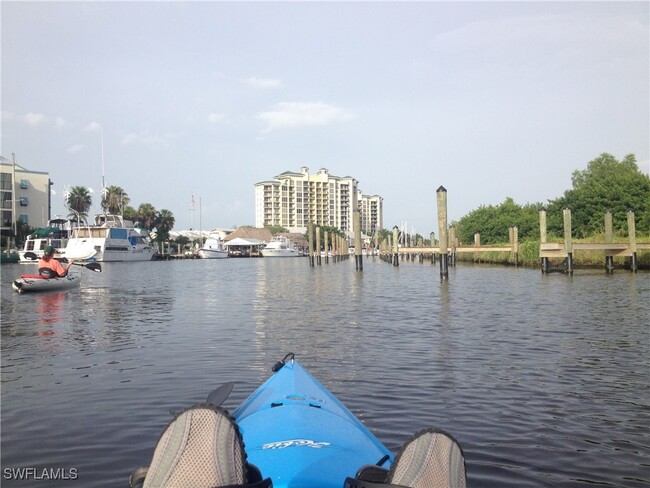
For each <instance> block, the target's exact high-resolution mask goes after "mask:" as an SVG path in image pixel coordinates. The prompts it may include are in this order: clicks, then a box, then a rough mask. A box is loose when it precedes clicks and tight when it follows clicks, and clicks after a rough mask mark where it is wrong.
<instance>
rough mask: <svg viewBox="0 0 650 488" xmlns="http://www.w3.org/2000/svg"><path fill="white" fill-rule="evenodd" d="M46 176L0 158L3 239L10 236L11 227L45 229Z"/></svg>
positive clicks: (47, 209)
mask: <svg viewBox="0 0 650 488" xmlns="http://www.w3.org/2000/svg"><path fill="white" fill-rule="evenodd" d="M51 185H52V182H51V180H50V176H49V173H47V172H44V171H32V170H28V169H26V168H24V167H23V166H20V165H18V164H15V162H13V161H11V160H9V159H7V158H4V157H0V205H1V207H0V212H1V214H2V215H1V220H0V224H1V229H0V230H1V231H2V235H11V234H12V233H13V227H14V223H15V222H16V221H21V222H23V223H25V224H27V225H29V226H30V227H45V226H46V225H47V222H48V220H49V219H50V212H51V200H50V186H51Z"/></svg>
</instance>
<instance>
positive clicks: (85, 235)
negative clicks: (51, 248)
mask: <svg viewBox="0 0 650 488" xmlns="http://www.w3.org/2000/svg"><path fill="white" fill-rule="evenodd" d="M95 224H96V225H92V226H81V227H77V228H75V229H74V230H73V234H72V237H71V238H70V239H68V245H67V246H66V248H65V251H64V252H63V253H62V256H63V257H65V258H68V259H70V258H71V257H77V256H83V255H85V254H88V253H89V252H90V250H93V251H95V255H94V258H95V261H99V262H104V263H106V262H112V261H151V260H152V259H153V258H154V256H155V255H156V252H157V251H156V248H155V246H154V245H153V244H152V242H151V240H150V239H149V233H148V232H147V231H145V230H142V229H136V228H135V227H134V226H133V223H132V222H131V221H129V220H124V219H123V218H122V217H121V216H119V215H111V214H102V215H97V216H96V217H95Z"/></svg>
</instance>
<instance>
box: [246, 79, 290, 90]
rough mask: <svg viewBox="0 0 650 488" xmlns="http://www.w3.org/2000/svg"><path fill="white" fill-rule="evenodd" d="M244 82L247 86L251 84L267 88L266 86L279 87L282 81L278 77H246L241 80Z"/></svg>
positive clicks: (255, 86)
mask: <svg viewBox="0 0 650 488" xmlns="http://www.w3.org/2000/svg"><path fill="white" fill-rule="evenodd" d="M243 81H244V83H246V84H247V85H248V86H252V87H253V88H263V89H268V88H280V87H281V86H282V82H281V81H280V80H278V79H273V78H255V77H251V78H246V79H245V80H243Z"/></svg>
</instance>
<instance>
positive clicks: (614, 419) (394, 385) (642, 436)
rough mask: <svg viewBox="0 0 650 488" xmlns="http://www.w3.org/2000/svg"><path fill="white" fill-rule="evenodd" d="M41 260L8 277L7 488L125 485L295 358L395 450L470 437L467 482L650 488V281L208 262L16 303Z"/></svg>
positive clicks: (295, 262)
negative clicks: (223, 392) (178, 435)
mask: <svg viewBox="0 0 650 488" xmlns="http://www.w3.org/2000/svg"><path fill="white" fill-rule="evenodd" d="M30 266H31V265H3V266H2V268H1V269H0V272H1V273H2V285H1V286H2V422H1V427H2V468H3V471H2V480H1V483H2V486H3V487H4V486H20V487H24V486H48V487H50V486H70V485H72V486H84V487H91V488H92V487H108V486H126V485H127V478H128V476H129V474H130V472H131V471H132V470H133V469H134V468H135V467H137V466H140V465H147V464H149V462H150V459H151V455H152V452H153V447H154V445H155V442H156V440H157V438H158V436H159V434H160V432H161V430H162V428H163V427H164V425H165V424H166V423H167V422H168V421H169V419H170V418H171V416H170V410H178V409H180V408H182V407H184V406H187V405H189V404H192V403H195V402H198V401H202V400H204V399H205V397H206V395H207V394H208V393H209V392H210V391H211V390H212V389H213V388H215V387H216V386H218V385H220V384H222V383H223V382H226V381H233V380H236V381H237V386H236V388H235V390H234V391H233V393H232V395H231V397H230V398H229V399H228V400H227V402H226V404H225V406H226V407H227V408H229V409H231V410H232V409H234V407H236V406H237V405H238V403H239V402H240V401H241V400H243V399H244V398H245V397H246V396H247V395H248V394H249V393H250V392H251V391H252V390H253V389H254V388H256V387H257V386H258V385H259V383H260V382H262V381H263V380H264V379H266V378H267V377H268V376H269V375H270V367H271V366H272V365H273V363H274V362H275V361H277V360H278V359H280V358H281V357H282V356H283V355H284V353H285V352H288V351H293V352H295V353H296V354H297V357H298V358H299V359H300V360H301V362H302V363H303V364H304V365H305V366H306V367H307V368H309V369H310V371H311V372H312V373H313V374H314V376H316V377H317V378H318V379H319V380H320V381H321V382H322V383H323V384H324V385H325V386H327V387H328V388H329V389H330V390H331V391H332V392H333V393H334V394H335V395H337V396H338V397H339V398H340V399H341V400H342V401H343V403H345V404H346V405H347V406H348V407H349V408H350V409H351V410H352V411H353V412H354V413H355V414H356V415H357V416H358V417H359V418H360V419H361V420H362V421H363V422H364V423H365V424H366V425H367V426H368V427H369V428H370V429H371V430H372V431H373V432H374V433H375V434H376V435H377V437H378V438H379V439H380V440H382V441H383V442H384V443H385V444H386V445H387V446H388V447H389V448H390V449H392V450H395V451H396V450H398V449H399V447H400V446H401V445H402V443H403V442H404V441H405V440H406V439H407V438H408V437H409V436H410V435H411V434H412V433H413V432H415V431H417V430H419V429H421V428H423V427H426V426H430V425H435V426H438V427H441V428H443V429H445V430H447V431H449V432H451V433H452V434H454V435H455V437H456V438H457V439H458V440H459V441H460V442H461V444H462V446H463V448H464V450H465V454H466V458H467V468H468V478H469V483H470V486H481V487H492V486H494V487H496V486H498V487H508V486H512V487H514V486H517V487H519V486H533V487H544V486H587V485H589V486H594V485H595V486H626V487H641V486H646V487H647V486H649V485H650V366H649V358H650V331H649V325H648V323H649V317H650V313H649V312H650V304H649V299H650V275H649V274H647V273H639V274H636V275H634V274H631V273H629V272H627V271H617V272H616V273H615V274H614V275H612V276H606V275H605V274H604V272H603V271H582V270H578V271H577V272H576V274H575V275H574V276H573V277H569V276H564V275H549V276H544V275H542V274H541V273H540V272H539V271H538V270H530V269H528V270H527V269H509V268H497V267H472V266H459V267H457V268H452V269H450V276H449V281H448V282H445V283H441V282H440V279H439V277H440V275H439V268H438V267H437V266H431V265H430V264H417V263H409V262H403V263H402V264H401V265H400V266H399V267H398V268H395V267H393V266H391V265H389V264H386V263H383V262H380V261H378V260H377V261H373V260H372V259H366V260H365V261H364V271H363V272H356V271H355V269H354V260H349V261H346V262H342V263H330V264H328V265H323V266H320V267H314V268H310V267H309V266H308V262H307V260H306V259H285V260H282V259H280V260H277V259H275V260H274V259H229V260H213V261H198V260H197V261H172V262H149V263H135V264H128V263H106V264H104V265H103V268H104V272H103V273H101V274H100V273H92V272H89V271H87V270H83V274H84V276H83V282H82V285H81V289H77V290H71V291H68V292H64V293H49V294H42V295H38V296H37V295H33V296H30V295H27V294H26V295H18V294H17V293H13V292H12V291H11V289H10V283H11V280H12V278H13V277H15V276H16V275H18V274H20V273H21V272H22V273H25V272H28V269H29V270H31V268H30ZM20 467H35V468H37V469H38V470H42V469H43V468H52V469H55V470H56V469H61V470H63V471H62V472H64V473H65V472H67V473H70V470H74V472H75V473H76V476H77V478H78V479H77V480H76V481H75V482H71V481H69V480H64V481H59V482H51V481H50V482H43V481H34V480H33V479H32V480H31V481H21V482H18V481H12V480H9V479H8V476H7V471H6V470H7V468H20ZM65 470H67V471H65Z"/></svg>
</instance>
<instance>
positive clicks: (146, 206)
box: [138, 203, 158, 231]
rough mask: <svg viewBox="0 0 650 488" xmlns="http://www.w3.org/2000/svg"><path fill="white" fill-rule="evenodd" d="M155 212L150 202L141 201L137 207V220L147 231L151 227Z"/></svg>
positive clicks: (154, 221) (154, 219) (153, 222)
mask: <svg viewBox="0 0 650 488" xmlns="http://www.w3.org/2000/svg"><path fill="white" fill-rule="evenodd" d="M157 214H158V212H157V211H156V209H155V207H154V206H153V205H151V204H150V203H141V204H140V206H139V207H138V221H139V222H140V225H142V227H144V228H145V229H147V230H148V231H151V230H152V229H153V227H154V224H155V223H156V215H157Z"/></svg>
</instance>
